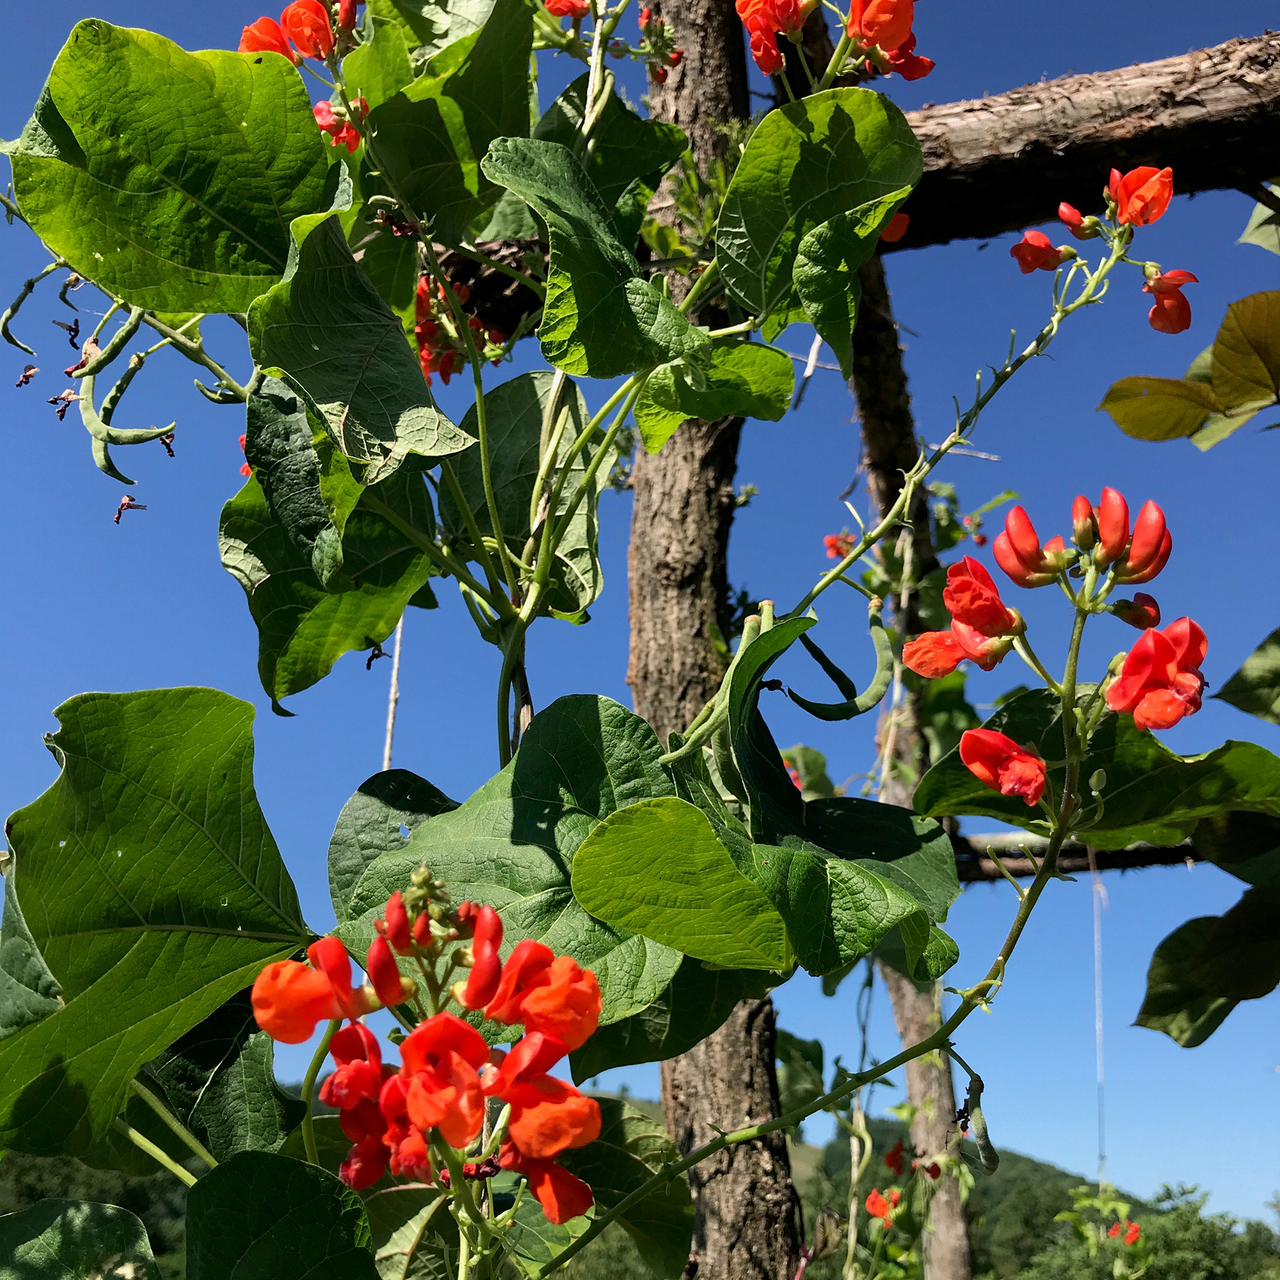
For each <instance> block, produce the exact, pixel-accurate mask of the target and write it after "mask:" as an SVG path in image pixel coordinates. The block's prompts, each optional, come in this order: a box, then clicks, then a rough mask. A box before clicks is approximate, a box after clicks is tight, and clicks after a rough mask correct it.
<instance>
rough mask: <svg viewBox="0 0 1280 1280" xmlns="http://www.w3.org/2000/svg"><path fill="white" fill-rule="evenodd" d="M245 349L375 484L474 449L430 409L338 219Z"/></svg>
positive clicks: (279, 292) (260, 315)
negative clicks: (419, 461) (272, 370)
mask: <svg viewBox="0 0 1280 1280" xmlns="http://www.w3.org/2000/svg"><path fill="white" fill-rule="evenodd" d="M249 350H250V352H251V353H252V355H253V358H254V361H255V362H256V363H257V364H258V365H259V366H260V367H262V368H267V367H278V368H280V369H282V370H283V371H284V373H285V375H286V376H287V377H288V378H289V380H290V381H291V382H292V383H294V384H295V385H296V386H297V387H298V388H300V389H301V391H302V392H303V393H304V394H305V395H306V397H307V398H308V400H310V401H311V403H312V404H313V405H314V406H315V407H316V409H317V411H318V412H319V414H320V415H321V416H322V417H323V419H324V421H325V422H327V423H328V426H329V432H330V434H331V435H332V436H333V439H334V442H335V443H336V444H337V446H338V448H340V449H341V450H342V452H343V453H344V454H345V455H346V456H347V457H348V458H350V459H352V460H353V461H354V462H356V463H360V464H362V465H363V466H365V467H366V468H367V471H366V474H365V476H364V482H365V483H366V484H376V483H377V482H378V481H379V480H384V479H386V478H387V476H389V475H391V474H392V472H394V471H395V469H396V468H397V467H398V466H399V465H400V464H401V463H402V462H403V461H404V459H405V458H406V457H407V456H408V455H409V454H411V453H413V454H417V455H418V456H419V457H421V458H424V459H426V465H428V466H430V465H432V464H434V463H435V462H437V461H438V460H439V459H440V458H442V457H445V456H447V455H449V454H454V453H459V452H461V450H463V449H466V448H468V447H470V446H471V445H472V444H474V443H475V441H474V440H473V439H472V438H471V437H470V436H468V435H466V434H465V433H464V432H462V431H459V430H458V428H457V427H455V426H454V425H453V423H452V422H450V421H449V419H448V418H446V417H445V416H444V414H442V413H441V412H440V410H439V409H438V408H437V407H436V403H435V400H434V399H432V396H431V389H430V388H429V387H428V386H427V382H426V379H425V378H424V377H423V376H422V368H421V366H420V365H419V363H418V358H417V356H416V355H415V354H414V352H413V350H412V348H411V347H410V345H409V343H408V342H407V341H406V339H405V335H404V328H403V326H402V324H401V322H400V318H399V317H398V316H397V315H396V314H395V312H393V311H392V310H391V308H390V307H388V306H387V304H386V303H385V302H384V301H383V300H382V298H381V296H380V295H379V293H378V291H377V289H375V288H374V286H373V284H372V282H371V281H370V280H369V278H368V276H366V275H365V273H364V272H363V271H362V270H361V269H360V267H359V265H358V264H357V262H356V260H355V259H354V258H353V257H352V256H351V250H350V249H349V248H347V242H346V239H345V238H344V236H343V234H342V227H341V225H340V223H339V221H338V219H337V218H336V217H331V218H326V219H325V220H324V221H323V222H321V223H320V224H319V225H318V226H316V227H314V228H312V229H311V230H310V232H309V233H308V234H306V235H305V236H304V237H303V238H302V239H301V240H300V241H299V244H298V260H297V265H296V268H295V269H294V271H293V272H292V273H291V274H290V275H289V277H288V278H287V279H285V280H284V281H282V282H281V283H280V284H278V285H277V286H276V287H275V288H274V289H272V290H271V291H270V292H269V293H267V294H265V295H264V296H263V297H262V298H260V299H259V300H258V301H257V302H255V303H254V304H253V306H252V307H251V308H250V310H249Z"/></svg>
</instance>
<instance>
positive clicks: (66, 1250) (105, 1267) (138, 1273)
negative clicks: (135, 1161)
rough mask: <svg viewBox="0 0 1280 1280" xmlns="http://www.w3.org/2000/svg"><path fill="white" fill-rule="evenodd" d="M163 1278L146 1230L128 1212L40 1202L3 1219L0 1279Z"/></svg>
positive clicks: (104, 1206)
mask: <svg viewBox="0 0 1280 1280" xmlns="http://www.w3.org/2000/svg"><path fill="white" fill-rule="evenodd" d="M125 1277H128V1278H129V1280H160V1272H159V1270H158V1269H157V1267H156V1263H155V1258H154V1257H153V1255H152V1253H151V1242H150V1241H149V1240H148V1239H147V1229H146V1227H144V1226H143V1225H142V1222H141V1220H140V1219H138V1218H136V1217H134V1215H133V1214H131V1213H130V1212H129V1211H128V1210H127V1209H120V1208H117V1207H116V1206H115V1205H113V1204H89V1203H86V1202H85V1201H82V1200H41V1201H40V1203H39V1204H33V1205H32V1206H31V1207H30V1208H29V1209H24V1210H23V1211H22V1212H21V1213H6V1214H5V1215H4V1216H3V1217H0V1280H125Z"/></svg>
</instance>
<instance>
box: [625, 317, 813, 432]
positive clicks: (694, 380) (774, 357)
mask: <svg viewBox="0 0 1280 1280" xmlns="http://www.w3.org/2000/svg"><path fill="white" fill-rule="evenodd" d="M795 384H796V375H795V366H794V365H793V364H792V361H791V357H790V356H789V355H787V353H786V352H785V351H779V350H778V348H777V347H765V346H761V345H760V344H759V343H755V342H739V343H734V344H732V345H728V346H721V347H716V348H714V349H713V350H712V352H711V365H710V367H709V368H707V369H702V368H700V367H698V366H697V365H692V364H687V363H685V362H683V361H681V362H678V363H674V364H665V365H662V366H660V367H659V368H657V369H655V370H654V371H653V373H652V374H650V375H649V380H648V382H646V383H645V385H644V390H643V391H642V392H641V393H640V398H639V399H638V400H637V401H636V407H635V417H636V425H637V426H638V427H639V428H640V435H641V438H642V439H643V440H644V447H645V448H646V449H647V450H648V451H649V452H650V453H657V452H658V451H659V450H660V449H661V448H662V446H663V445H664V444H666V442H667V441H668V440H670V439H671V437H672V436H673V435H674V434H675V433H676V431H677V429H678V428H679V426H680V424H681V423H682V422H685V421H687V420H688V419H689V418H705V419H707V420H708V421H714V420H715V419H716V418H723V417H727V416H729V415H730V414H733V415H735V416H736V415H739V414H740V415H742V416H743V417H745V418H763V419H764V420H765V421H766V422H777V421H779V420H780V419H781V418H782V417H784V416H785V415H786V412H787V409H788V408H790V405H791V393H792V392H793V391H794V390H795Z"/></svg>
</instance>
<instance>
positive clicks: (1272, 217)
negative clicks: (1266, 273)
mask: <svg viewBox="0 0 1280 1280" xmlns="http://www.w3.org/2000/svg"><path fill="white" fill-rule="evenodd" d="M1276 181H1277V180H1276V179H1275V178H1273V179H1272V180H1271V182H1269V183H1268V184H1267V190H1268V191H1271V192H1272V193H1273V194H1274V192H1275V189H1276V185H1275V184H1276ZM1236 244H1256V245H1257V246H1258V248H1260V249H1266V250H1267V251H1268V252H1269V253H1280V213H1277V212H1276V211H1275V210H1274V209H1273V208H1271V206H1270V205H1265V204H1263V203H1262V202H1261V201H1259V202H1258V203H1257V204H1255V205H1254V206H1253V212H1252V213H1251V214H1250V215H1249V222H1248V224H1247V225H1246V226H1245V229H1244V230H1243V231H1242V232H1241V233H1240V239H1239V240H1237V241H1236Z"/></svg>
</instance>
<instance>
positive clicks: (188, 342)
mask: <svg viewBox="0 0 1280 1280" xmlns="http://www.w3.org/2000/svg"><path fill="white" fill-rule="evenodd" d="M197 318H200V317H197ZM142 323H143V324H145V325H147V326H148V327H149V328H152V329H154V330H155V331H156V332H157V333H158V334H160V336H161V337H163V338H168V339H169V342H170V343H171V344H172V346H173V349H174V350H175V351H180V352H181V353H182V354H183V355H184V356H186V358H187V359H188V360H190V361H192V363H194V364H199V365H203V366H204V367H205V368H206V369H208V370H209V372H210V373H211V374H213V376H214V377H215V378H217V380H218V381H219V382H220V383H221V384H222V386H223V387H224V388H225V389H226V390H227V391H228V392H229V393H230V394H231V395H232V396H234V397H235V398H236V399H237V400H239V401H240V402H241V403H242V404H243V403H247V402H248V399H249V392H248V391H247V390H246V389H245V388H244V387H242V386H241V385H240V384H239V383H238V382H237V381H236V380H235V379H234V378H233V377H232V376H231V375H230V374H229V373H228V372H227V371H226V370H225V369H224V368H223V367H222V366H221V365H220V364H219V363H218V362H217V361H216V360H215V359H214V358H213V357H212V356H211V355H209V353H208V352H207V351H205V349H204V345H203V344H202V343H200V342H196V341H195V340H194V339H192V338H190V337H188V336H187V335H186V334H185V333H183V332H182V330H181V329H173V328H170V326H169V325H167V324H165V323H164V321H163V320H157V319H156V317H155V316H154V315H153V314H152V313H151V312H150V311H148V312H146V313H145V314H144V315H143V317H142ZM186 327H187V326H186V325H183V326H182V328H183V329H185V328H186Z"/></svg>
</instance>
